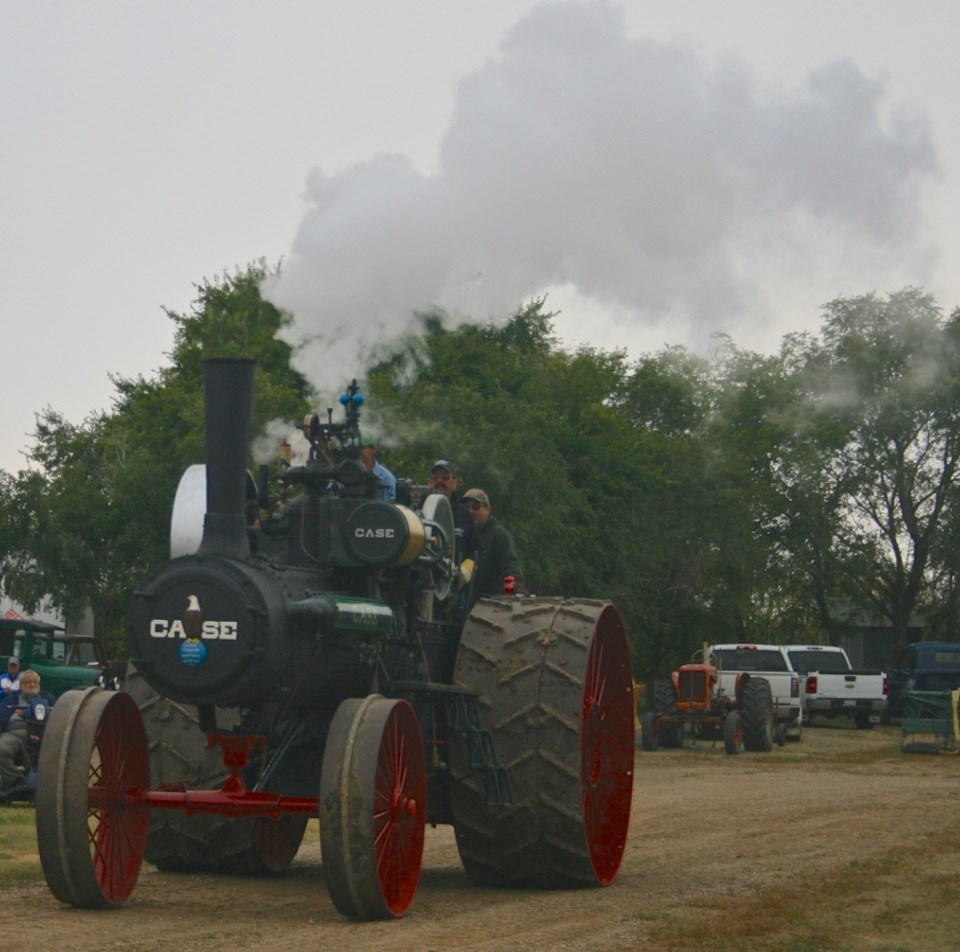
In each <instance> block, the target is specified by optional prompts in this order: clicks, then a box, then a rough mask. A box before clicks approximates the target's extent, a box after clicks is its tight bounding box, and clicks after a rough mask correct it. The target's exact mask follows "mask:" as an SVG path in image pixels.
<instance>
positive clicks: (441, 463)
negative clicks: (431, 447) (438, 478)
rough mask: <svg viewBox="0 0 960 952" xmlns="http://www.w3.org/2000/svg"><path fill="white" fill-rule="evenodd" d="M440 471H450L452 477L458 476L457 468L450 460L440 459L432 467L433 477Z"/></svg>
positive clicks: (431, 473)
mask: <svg viewBox="0 0 960 952" xmlns="http://www.w3.org/2000/svg"><path fill="white" fill-rule="evenodd" d="M438 469H448V470H450V475H451V476H456V475H457V467H456V466H454V465H453V463H451V462H450V460H448V459H438V460H437V461H436V462H435V463H434V464H433V466H431V467H430V475H431V476H432V475H433V474H434V473H435V472H436V471H437V470H438Z"/></svg>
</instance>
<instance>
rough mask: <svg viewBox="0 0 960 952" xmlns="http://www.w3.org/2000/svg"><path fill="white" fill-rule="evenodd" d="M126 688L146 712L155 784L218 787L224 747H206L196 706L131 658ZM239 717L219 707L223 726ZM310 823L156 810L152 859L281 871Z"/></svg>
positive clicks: (164, 867)
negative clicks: (147, 676)
mask: <svg viewBox="0 0 960 952" xmlns="http://www.w3.org/2000/svg"><path fill="white" fill-rule="evenodd" d="M123 690H124V692H125V693H127V694H129V695H130V697H131V698H133V700H134V701H135V702H136V704H137V707H138V708H139V709H140V713H141V715H142V717H143V724H144V728H145V730H146V734H147V749H148V752H149V756H150V773H151V776H152V783H153V787H154V789H156V788H158V787H160V786H161V785H162V784H169V783H181V782H182V783H185V784H186V785H187V787H188V789H191V790H216V789H217V788H218V787H219V786H220V784H221V783H222V782H223V780H224V778H225V777H226V776H227V769H226V767H224V765H223V758H222V756H221V754H220V750H219V748H217V747H207V738H206V735H205V734H204V733H203V731H202V730H201V729H200V718H199V716H198V714H197V709H196V708H195V707H193V706H191V705H189V704H178V703H176V702H175V701H171V700H170V699H169V698H165V697H162V696H161V695H159V694H157V692H156V691H154V690H153V688H151V687H150V686H149V685H148V684H147V682H146V681H145V680H144V679H143V677H142V676H141V675H140V673H139V672H138V671H137V669H136V667H135V666H134V665H133V664H129V665H128V666H127V674H126V678H125V680H124V685H123ZM238 721H239V717H238V715H237V712H236V711H234V710H230V709H225V708H218V711H217V722H218V724H219V725H220V726H221V727H225V728H229V727H232V726H233V725H234V724H236V723H237V722H238ZM306 825H307V817H305V816H298V815H288V816H283V817H281V818H280V819H278V820H270V819H267V818H265V817H257V818H255V819H251V818H249V817H243V818H239V819H237V818H232V817H226V816H218V815H214V814H200V813H198V814H193V815H192V816H191V815H188V814H187V813H186V812H185V811H182V810H153V811H151V813H150V826H149V834H148V837H147V850H146V859H147V862H148V863H153V865H154V866H156V867H157V869H159V870H161V871H162V872H175V873H187V872H216V873H240V874H263V873H280V872H283V870H285V869H286V868H287V867H288V866H289V865H290V863H291V862H292V861H293V858H294V857H295V856H296V855H297V851H298V850H299V848H300V843H301V841H302V840H303V834H304V830H305V829H306Z"/></svg>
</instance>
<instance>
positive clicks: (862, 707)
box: [787, 645, 887, 730]
mask: <svg viewBox="0 0 960 952" xmlns="http://www.w3.org/2000/svg"><path fill="white" fill-rule="evenodd" d="M787 655H788V656H789V658H790V664H791V665H792V666H793V670H794V671H796V672H797V674H799V675H800V676H801V677H802V679H803V682H802V694H803V704H804V710H805V711H806V713H807V717H808V718H809V717H811V716H813V715H814V714H816V715H821V714H822V715H824V716H825V717H849V718H852V719H853V722H854V723H855V724H856V725H857V727H859V728H860V729H861V730H865V729H867V728H870V727H872V726H873V725H874V724H878V723H879V722H880V715H881V713H882V712H883V711H884V710H885V709H886V706H887V676H886V674H884V673H883V672H882V671H855V670H854V668H853V665H852V664H850V659H849V658H848V657H847V653H846V651H844V650H843V648H837V647H834V646H832V645H787Z"/></svg>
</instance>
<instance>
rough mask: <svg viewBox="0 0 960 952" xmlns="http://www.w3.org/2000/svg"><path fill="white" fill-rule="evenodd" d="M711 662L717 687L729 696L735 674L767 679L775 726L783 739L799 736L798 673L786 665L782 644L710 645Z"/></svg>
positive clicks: (732, 692) (793, 738) (800, 711)
mask: <svg viewBox="0 0 960 952" xmlns="http://www.w3.org/2000/svg"><path fill="white" fill-rule="evenodd" d="M708 650H709V657H710V659H711V663H712V664H715V665H716V666H717V667H718V668H719V669H720V687H721V689H722V690H723V691H725V692H726V693H728V694H730V695H731V696H733V694H734V691H735V689H736V687H735V686H736V680H737V675H738V674H740V672H742V671H749V672H750V674H757V675H760V677H762V678H764V679H765V680H767V681H769V682H770V692H771V693H772V695H773V706H774V710H775V712H776V715H777V724H778V729H779V730H780V731H781V732H782V735H781V736H783V737H785V738H786V739H787V740H799V739H800V735H801V733H802V731H803V701H802V698H801V692H800V677H799V675H798V674H797V673H796V672H795V671H794V670H793V669H792V668H791V667H790V659H789V658H788V657H787V650H786V648H784V647H783V645H755V644H725V645H711V646H710V648H709V649H708Z"/></svg>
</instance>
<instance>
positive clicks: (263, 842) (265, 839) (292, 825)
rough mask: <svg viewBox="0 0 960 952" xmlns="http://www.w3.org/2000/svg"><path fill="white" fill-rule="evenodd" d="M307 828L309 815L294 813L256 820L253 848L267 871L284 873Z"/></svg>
mask: <svg viewBox="0 0 960 952" xmlns="http://www.w3.org/2000/svg"><path fill="white" fill-rule="evenodd" d="M306 828H307V817H305V816H298V815H296V814H292V813H291V814H287V815H286V816H282V817H280V818H279V819H276V820H271V819H268V818H267V817H257V819H256V820H254V824H253V848H254V850H255V852H256V855H257V856H258V858H259V860H260V863H261V865H262V867H263V869H264V871H265V872H268V873H282V872H283V871H284V870H285V869H286V868H287V867H288V866H289V865H290V864H291V863H292V862H293V858H294V857H295V856H296V855H297V852H298V851H299V849H300V844H301V843H302V842H303V833H304V830H306Z"/></svg>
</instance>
